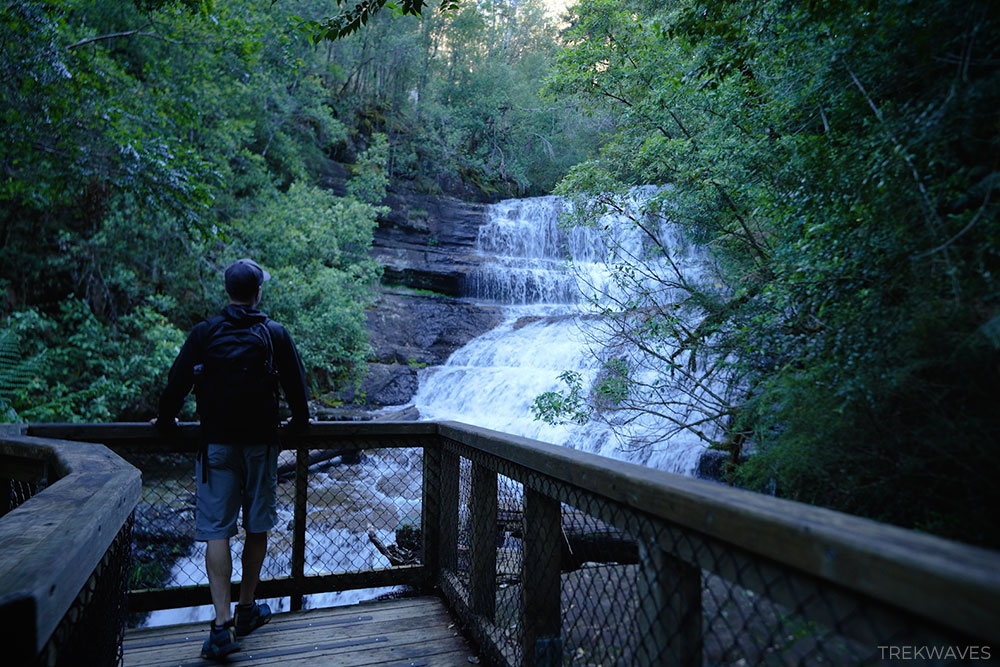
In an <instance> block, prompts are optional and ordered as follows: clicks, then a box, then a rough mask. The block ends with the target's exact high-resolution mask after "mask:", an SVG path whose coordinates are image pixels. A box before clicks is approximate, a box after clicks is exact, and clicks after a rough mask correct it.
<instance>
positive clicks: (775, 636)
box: [440, 441, 990, 666]
mask: <svg viewBox="0 0 1000 667" xmlns="http://www.w3.org/2000/svg"><path fill="white" fill-rule="evenodd" d="M444 451H445V453H444V457H445V459H446V460H447V458H448V457H454V458H455V459H457V461H456V462H453V463H452V464H451V465H452V467H453V468H457V470H458V471H459V474H458V475H457V477H452V478H451V479H449V476H447V475H444V476H442V477H441V479H440V484H441V495H442V497H443V498H445V499H446V500H445V502H444V505H445V507H444V509H443V511H448V508H449V507H450V508H451V509H452V510H454V511H455V512H456V519H457V522H456V524H455V528H454V532H455V536H456V539H455V544H454V549H455V553H454V555H453V556H448V555H445V556H442V565H443V566H446V564H447V563H449V562H451V563H453V569H452V570H451V571H448V569H447V567H446V570H445V572H444V573H443V579H444V580H445V581H446V582H447V581H450V582H451V585H450V586H446V591H447V592H448V593H450V596H451V597H452V599H453V602H454V603H455V605H456V607H457V608H458V609H459V611H460V613H461V614H462V616H463V617H464V618H465V619H466V620H467V621H468V622H469V624H470V626H472V630H473V634H474V635H475V636H476V637H477V639H478V641H479V642H480V643H481V645H482V647H483V651H484V654H486V655H488V656H489V658H490V659H491V661H492V662H494V663H496V664H510V665H522V664H525V665H559V664H561V665H604V666H607V665H740V666H743V665H863V664H876V663H879V662H881V661H882V660H887V659H890V658H891V657H893V656H895V657H899V656H900V655H903V654H904V653H903V652H904V651H905V650H909V654H910V655H911V656H912V655H914V654H916V651H917V650H918V649H919V650H920V651H921V652H920V653H919V654H917V655H918V656H919V657H921V658H924V659H927V664H955V662H954V660H953V659H954V657H955V653H956V651H965V654H966V655H969V654H970V652H971V653H975V652H976V651H977V650H978V649H979V647H981V646H982V644H983V642H982V641H976V640H975V639H973V638H970V637H965V636H961V635H960V634H958V633H954V632H951V631H949V630H946V629H944V628H942V627H941V626H939V625H935V624H932V623H929V622H926V621H923V620H920V619H918V618H917V617H916V616H914V615H912V614H910V613H908V612H906V611H904V610H902V609H899V608H897V607H892V606H889V605H886V604H883V603H881V602H878V601H876V600H874V599H872V598H871V597H868V596H865V595H859V594H857V593H856V592H853V591H851V590H849V589H848V588H847V587H844V586H840V585H837V584H836V583H833V582H831V581H829V580H826V579H822V578H820V577H817V576H813V575H810V574H806V573H803V572H801V571H798V570H796V569H795V568H792V567H789V566H787V565H784V564H782V563H781V562H778V561H776V560H773V559H769V558H764V557H761V556H759V555H755V554H753V553H750V552H749V551H746V550H744V549H741V548H738V547H735V546H734V545H732V544H729V543H725V542H723V541H721V540H719V539H714V538H712V537H709V536H707V535H704V534H701V533H699V532H697V531H693V530H690V529H687V528H685V527H683V526H681V525H678V524H675V523H672V522H669V521H666V520H663V519H662V518H660V517H656V516H653V515H652V514H647V513H644V512H642V511H638V510H636V509H635V508H633V507H629V506H627V505H625V504H623V503H620V502H616V501H613V500H610V499H609V498H607V497H604V496H602V495H601V494H597V493H594V492H591V491H587V490H584V489H583V488H580V487H577V486H575V485H573V484H570V483H567V482H563V481H559V480H557V479H555V478H553V477H550V476H547V475H544V474H541V473H538V472H535V471H532V470H531V469H529V468H526V467H523V466H520V465H517V464H514V463H512V462H511V461H508V460H505V459H504V458H501V457H498V456H494V455H491V454H488V453H485V452H483V451H480V450H478V449H476V448H473V447H468V446H465V445H463V444H461V443H459V442H455V441H445V445H444ZM443 468H444V469H446V470H447V468H448V464H447V463H445V464H444V466H443ZM456 487H457V488H456ZM448 498H451V499H452V500H451V504H450V505H449V501H448V500H447V499H448ZM442 521H443V525H445V526H447V524H448V523H449V521H450V519H449V518H448V517H443V518H442ZM443 534H444V535H446V534H447V529H445V530H444V531H443ZM443 541H446V539H445V538H443ZM442 548H443V549H449V548H450V547H449V546H448V545H444V546H442ZM858 576H864V573H859V575H858ZM949 648H950V649H951V653H950V654H949V653H948V650H949ZM985 648H986V653H985V656H986V657H989V655H990V654H989V648H988V647H985ZM977 655H978V657H980V658H982V657H983V656H984V654H983V653H982V651H980V652H979V653H978V654H977ZM934 656H939V657H940V659H935V657H934ZM973 657H976V655H974V656H973Z"/></svg>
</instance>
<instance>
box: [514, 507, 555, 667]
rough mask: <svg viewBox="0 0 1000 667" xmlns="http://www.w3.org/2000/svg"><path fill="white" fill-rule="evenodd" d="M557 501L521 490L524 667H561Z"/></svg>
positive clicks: (522, 639)
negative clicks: (522, 513)
mask: <svg viewBox="0 0 1000 667" xmlns="http://www.w3.org/2000/svg"><path fill="white" fill-rule="evenodd" d="M559 512H560V505H559V501H557V500H553V499H552V498H549V497H548V496H546V495H544V494H542V493H539V492H538V491H535V490H534V489H531V488H529V487H525V489H524V566H523V567H524V573H523V577H524V578H523V582H524V585H523V586H522V587H521V595H522V599H523V607H522V610H521V623H520V625H521V641H522V644H521V646H522V656H523V659H524V664H525V665H530V666H539V667H550V666H554V665H560V664H562V642H561V639H560V632H561V628H562V613H561V609H560V604H559V597H560V590H559V589H560V580H559V551H560V549H561V547H562V533H561V532H560V530H559V526H560V525H561V519H560V516H559Z"/></svg>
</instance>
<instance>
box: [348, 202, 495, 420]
mask: <svg viewBox="0 0 1000 667" xmlns="http://www.w3.org/2000/svg"><path fill="white" fill-rule="evenodd" d="M383 203H385V204H387V205H388V206H389V207H390V211H389V213H388V214H386V215H385V216H383V217H382V218H381V219H380V220H379V227H378V229H377V230H376V232H375V240H374V244H373V248H372V256H373V257H374V258H375V259H376V261H378V262H379V263H380V264H381V265H382V267H383V277H382V284H383V286H384V287H383V288H382V290H381V292H380V294H379V296H378V298H377V300H376V302H375V304H374V307H373V308H371V309H370V310H369V311H368V324H367V328H368V333H369V336H370V341H371V346H372V348H373V354H372V358H371V359H370V361H369V364H368V376H367V377H366V379H365V380H364V382H363V383H362V385H361V387H360V388H359V389H358V390H347V391H344V392H342V394H341V395H340V396H339V398H340V400H342V401H343V402H344V403H345V404H347V407H348V408H354V409H360V410H374V409H379V408H383V407H387V406H396V405H405V404H406V403H408V402H409V401H410V400H411V399H412V398H413V395H414V394H415V393H416V391H417V388H418V386H419V382H418V372H419V371H420V369H422V368H425V367H427V366H437V365H440V364H443V363H445V361H447V360H448V357H449V356H450V355H451V353H452V352H454V351H455V350H457V349H458V348H460V347H461V346H463V345H465V344H466V343H468V342H469V341H470V340H472V339H473V338H475V337H476V336H479V335H481V334H483V333H485V332H487V331H489V330H490V329H492V328H493V327H495V326H497V325H498V324H499V323H500V322H501V320H502V315H501V314H500V311H499V309H498V308H496V307H492V306H479V305H475V304H471V303H467V302H464V301H461V300H460V299H458V298H457V297H461V296H463V294H464V293H465V281H466V276H468V275H469V273H471V272H472V271H473V270H474V269H475V268H476V267H477V266H478V265H479V263H480V262H481V261H482V258H481V257H479V256H478V255H477V253H476V251H475V246H476V236H477V235H478V232H479V227H480V226H482V224H483V223H484V222H485V206H484V205H483V204H470V203H467V202H462V201H460V200H458V199H453V198H449V197H433V196H427V195H399V194H390V195H389V196H388V197H387V198H386V200H385V202H383ZM330 417H331V418H344V417H343V415H336V416H335V415H333V414H332V412H331V415H330ZM411 418H412V417H411Z"/></svg>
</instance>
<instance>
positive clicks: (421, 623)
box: [125, 597, 478, 667]
mask: <svg viewBox="0 0 1000 667" xmlns="http://www.w3.org/2000/svg"><path fill="white" fill-rule="evenodd" d="M206 635H207V624H206V623H188V624H184V625H171V626H165V627H159V628H145V629H141V630H130V631H128V632H127V633H126V635H125V666H126V667H131V666H138V665H214V664H218V663H212V662H209V661H206V660H202V659H200V658H199V657H198V656H199V653H200V650H201V644H202V642H204V640H205V637H206ZM472 656H475V653H474V652H473V651H472V649H471V648H470V646H469V644H468V642H466V641H465V639H464V638H463V637H462V636H461V635H460V634H459V632H458V630H457V629H456V628H455V624H454V621H453V619H452V618H451V616H450V615H449V613H448V611H447V609H446V607H445V605H444V603H443V602H442V601H441V600H440V599H439V598H435V597H419V598H408V599H402V600H390V601H385V602H368V603H363V604H360V605H354V606H350V607H334V608H330V609H311V610H308V611H299V612H289V613H284V614H276V615H275V616H274V618H273V619H272V620H271V623H269V624H268V625H265V626H264V627H262V628H260V629H258V630H257V631H255V632H254V633H253V634H251V635H250V636H248V637H244V638H243V639H242V640H241V649H240V651H238V652H237V653H233V654H232V655H231V656H230V661H229V662H231V663H236V664H240V665H279V664H280V665H310V666H312V665H338V666H344V667H347V666H348V665H386V666H388V665H399V666H402V665H414V666H415V665H445V666H447V665H463V666H464V667H467V666H468V665H469V664H470V662H471V661H470V657H472ZM476 661H478V660H476Z"/></svg>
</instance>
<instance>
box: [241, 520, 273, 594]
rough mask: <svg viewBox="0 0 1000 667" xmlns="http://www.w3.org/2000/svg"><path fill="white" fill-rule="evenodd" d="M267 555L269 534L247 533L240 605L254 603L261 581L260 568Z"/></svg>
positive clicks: (244, 546)
mask: <svg viewBox="0 0 1000 667" xmlns="http://www.w3.org/2000/svg"><path fill="white" fill-rule="evenodd" d="M266 555H267V533H266V532H264V533H251V532H250V531H247V540H246V543H245V544H244V545H243V579H242V581H241V582H240V604H242V605H248V604H252V603H253V596H254V593H255V592H256V590H257V583H258V582H259V581H260V568H261V566H262V565H263V564H264V556H266Z"/></svg>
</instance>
